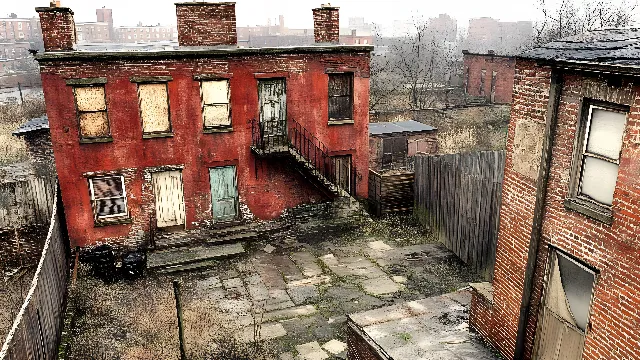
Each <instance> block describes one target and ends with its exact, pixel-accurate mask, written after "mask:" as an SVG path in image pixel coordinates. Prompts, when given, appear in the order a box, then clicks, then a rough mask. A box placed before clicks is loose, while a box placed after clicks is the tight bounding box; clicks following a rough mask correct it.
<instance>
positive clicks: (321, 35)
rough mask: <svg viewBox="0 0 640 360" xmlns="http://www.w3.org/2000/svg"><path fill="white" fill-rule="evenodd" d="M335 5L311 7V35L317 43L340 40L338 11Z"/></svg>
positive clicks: (333, 42)
mask: <svg viewBox="0 0 640 360" xmlns="http://www.w3.org/2000/svg"><path fill="white" fill-rule="evenodd" d="M339 9H340V8H337V7H330V6H322V7H320V8H315V9H313V35H314V37H315V41H316V42H317V43H332V44H337V43H338V42H340V13H339Z"/></svg>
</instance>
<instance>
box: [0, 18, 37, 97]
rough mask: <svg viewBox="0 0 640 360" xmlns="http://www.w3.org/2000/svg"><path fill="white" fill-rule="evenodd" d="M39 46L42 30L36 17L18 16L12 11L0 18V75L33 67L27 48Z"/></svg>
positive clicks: (33, 63)
mask: <svg viewBox="0 0 640 360" xmlns="http://www.w3.org/2000/svg"><path fill="white" fill-rule="evenodd" d="M39 48H42V31H41V29H40V21H39V20H38V18H36V17H32V18H19V17H18V15H16V14H13V13H12V14H11V15H9V17H6V18H0V62H2V65H1V66H0V76H3V75H5V74H11V73H16V72H24V71H28V70H30V69H34V68H35V65H36V64H35V62H34V61H33V57H32V56H31V55H30V54H29V49H39ZM0 86H3V85H0Z"/></svg>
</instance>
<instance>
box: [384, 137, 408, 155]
mask: <svg viewBox="0 0 640 360" xmlns="http://www.w3.org/2000/svg"><path fill="white" fill-rule="evenodd" d="M382 152H383V153H385V154H397V155H402V154H405V155H406V154H407V138H406V137H404V136H397V137H390V138H385V139H384V140H383V142H382Z"/></svg>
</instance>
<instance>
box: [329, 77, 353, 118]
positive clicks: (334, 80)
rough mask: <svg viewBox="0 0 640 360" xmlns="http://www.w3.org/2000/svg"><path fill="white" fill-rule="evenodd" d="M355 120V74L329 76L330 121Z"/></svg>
mask: <svg viewBox="0 0 640 360" xmlns="http://www.w3.org/2000/svg"><path fill="white" fill-rule="evenodd" d="M344 120H353V73H337V74H329V121H344Z"/></svg>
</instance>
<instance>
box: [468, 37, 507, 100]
mask: <svg viewBox="0 0 640 360" xmlns="http://www.w3.org/2000/svg"><path fill="white" fill-rule="evenodd" d="M462 53H463V61H464V79H465V82H464V87H465V92H466V94H468V95H471V96H478V97H483V98H485V99H486V100H487V102H489V103H492V104H494V103H495V104H510V103H511V99H512V96H513V78H514V75H515V70H516V59H515V58H514V57H512V56H501V55H496V54H495V53H493V52H490V53H488V54H473V53H470V52H468V51H465V50H463V51H462Z"/></svg>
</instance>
